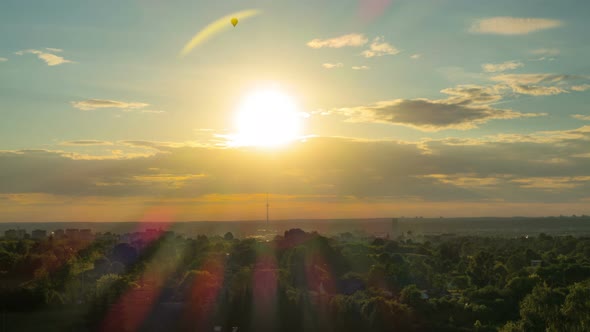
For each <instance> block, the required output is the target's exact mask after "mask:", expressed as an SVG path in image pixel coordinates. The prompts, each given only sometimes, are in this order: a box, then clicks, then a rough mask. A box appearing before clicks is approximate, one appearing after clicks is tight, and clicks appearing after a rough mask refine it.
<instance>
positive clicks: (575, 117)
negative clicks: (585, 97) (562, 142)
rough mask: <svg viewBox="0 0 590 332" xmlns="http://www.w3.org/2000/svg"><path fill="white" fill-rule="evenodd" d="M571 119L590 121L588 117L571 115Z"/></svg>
mask: <svg viewBox="0 0 590 332" xmlns="http://www.w3.org/2000/svg"><path fill="white" fill-rule="evenodd" d="M572 118H574V119H578V120H583V121H590V115H583V114H574V115H572Z"/></svg>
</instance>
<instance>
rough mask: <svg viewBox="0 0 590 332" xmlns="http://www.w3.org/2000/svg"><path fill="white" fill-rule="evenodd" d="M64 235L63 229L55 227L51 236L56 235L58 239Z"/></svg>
mask: <svg viewBox="0 0 590 332" xmlns="http://www.w3.org/2000/svg"><path fill="white" fill-rule="evenodd" d="M64 235H65V232H64V230H63V229H56V230H55V231H54V232H53V236H55V237H56V238H58V239H60V238H62V237H64Z"/></svg>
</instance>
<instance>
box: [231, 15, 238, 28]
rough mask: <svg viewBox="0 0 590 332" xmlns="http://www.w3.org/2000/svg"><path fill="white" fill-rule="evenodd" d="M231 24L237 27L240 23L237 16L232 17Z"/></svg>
mask: <svg viewBox="0 0 590 332" xmlns="http://www.w3.org/2000/svg"><path fill="white" fill-rule="evenodd" d="M231 24H232V25H233V26H234V27H235V26H236V25H237V24H238V19H237V18H235V17H234V18H232V19H231Z"/></svg>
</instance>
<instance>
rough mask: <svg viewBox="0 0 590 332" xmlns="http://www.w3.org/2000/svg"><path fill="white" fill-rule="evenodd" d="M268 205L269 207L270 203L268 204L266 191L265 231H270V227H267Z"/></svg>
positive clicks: (268, 223) (268, 224)
mask: <svg viewBox="0 0 590 332" xmlns="http://www.w3.org/2000/svg"><path fill="white" fill-rule="evenodd" d="M269 207H270V204H268V191H267V192H266V228H267V231H270V227H269V226H270V222H269V219H268V209H269Z"/></svg>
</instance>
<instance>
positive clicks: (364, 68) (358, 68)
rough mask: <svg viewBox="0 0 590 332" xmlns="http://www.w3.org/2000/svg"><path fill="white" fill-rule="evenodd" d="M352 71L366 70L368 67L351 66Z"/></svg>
mask: <svg viewBox="0 0 590 332" xmlns="http://www.w3.org/2000/svg"><path fill="white" fill-rule="evenodd" d="M352 69H353V70H368V69H370V67H369V66H352Z"/></svg>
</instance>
